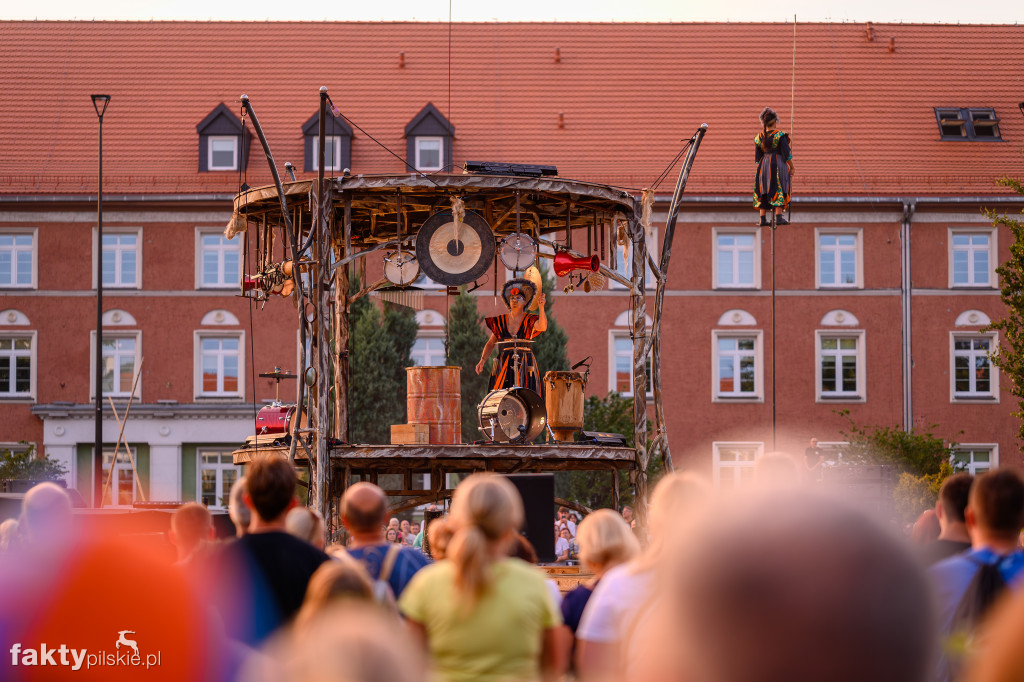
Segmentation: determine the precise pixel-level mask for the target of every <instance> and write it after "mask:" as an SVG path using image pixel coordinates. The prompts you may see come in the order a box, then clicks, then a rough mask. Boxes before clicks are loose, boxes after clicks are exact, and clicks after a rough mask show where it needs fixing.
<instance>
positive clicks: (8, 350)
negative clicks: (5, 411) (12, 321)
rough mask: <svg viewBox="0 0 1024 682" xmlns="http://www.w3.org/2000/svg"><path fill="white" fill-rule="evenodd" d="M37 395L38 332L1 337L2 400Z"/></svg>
mask: <svg viewBox="0 0 1024 682" xmlns="http://www.w3.org/2000/svg"><path fill="white" fill-rule="evenodd" d="M35 395H36V332H34V331H31V332H14V333H11V332H4V333H3V334H2V335H0V399H7V398H25V399H33V398H35Z"/></svg>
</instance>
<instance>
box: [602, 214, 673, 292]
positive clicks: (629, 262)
mask: <svg viewBox="0 0 1024 682" xmlns="http://www.w3.org/2000/svg"><path fill="white" fill-rule="evenodd" d="M645 241H646V243H647V253H648V255H649V256H650V257H651V258H652V259H654V261H655V262H657V261H658V260H659V258H660V256H659V255H658V228H656V227H654V226H651V227H650V228H649V229H648V230H647V238H646V240H645ZM614 248H615V272H617V273H619V274H620V275H622V276H623V277H625V278H626V279H627V280H632V279H633V244H632V242H630V244H629V245H628V246H627V247H626V254H625V256H623V253H622V247H621V246H619V245H618V244H616V245H615V246H614ZM603 265H605V266H606V267H609V268H610V267H611V263H610V262H608V263H604V264H603ZM656 286H657V283H656V282H655V281H654V273H653V272H651V268H650V263H649V262H648V263H647V266H646V267H645V269H644V287H645V288H646V289H654V288H655V287H656ZM608 288H609V289H625V288H626V287H625V286H623V285H622V284H619V283H618V282H616V281H615V280H614V279H609V280H608Z"/></svg>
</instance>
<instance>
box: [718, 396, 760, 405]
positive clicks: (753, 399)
mask: <svg viewBox="0 0 1024 682" xmlns="http://www.w3.org/2000/svg"><path fill="white" fill-rule="evenodd" d="M711 402H713V403H723V404H729V403H737V404H738V403H763V402H764V396H760V395H751V396H746V395H744V396H739V395H735V396H734V395H716V396H715V397H714V398H712V399H711Z"/></svg>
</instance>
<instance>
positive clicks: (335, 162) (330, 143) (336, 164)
mask: <svg viewBox="0 0 1024 682" xmlns="http://www.w3.org/2000/svg"><path fill="white" fill-rule="evenodd" d="M313 170H320V136H319V135H317V136H315V137H314V138H313ZM324 170H325V171H340V170H341V136H340V135H325V136H324Z"/></svg>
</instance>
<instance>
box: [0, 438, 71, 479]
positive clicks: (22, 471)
mask: <svg viewBox="0 0 1024 682" xmlns="http://www.w3.org/2000/svg"><path fill="white" fill-rule="evenodd" d="M22 442H24V441H22ZM67 475H68V470H67V468H66V467H65V466H64V465H63V464H62V463H60V462H58V461H57V460H55V459H51V458H50V457H38V456H37V455H36V446H35V445H34V444H31V445H29V446H28V448H27V449H26V450H24V451H22V452H14V451H12V450H7V449H5V450H0V481H5V480H7V479H12V478H13V479H21V480H28V481H57V480H60V479H63V478H64V477H66V476H67Z"/></svg>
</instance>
